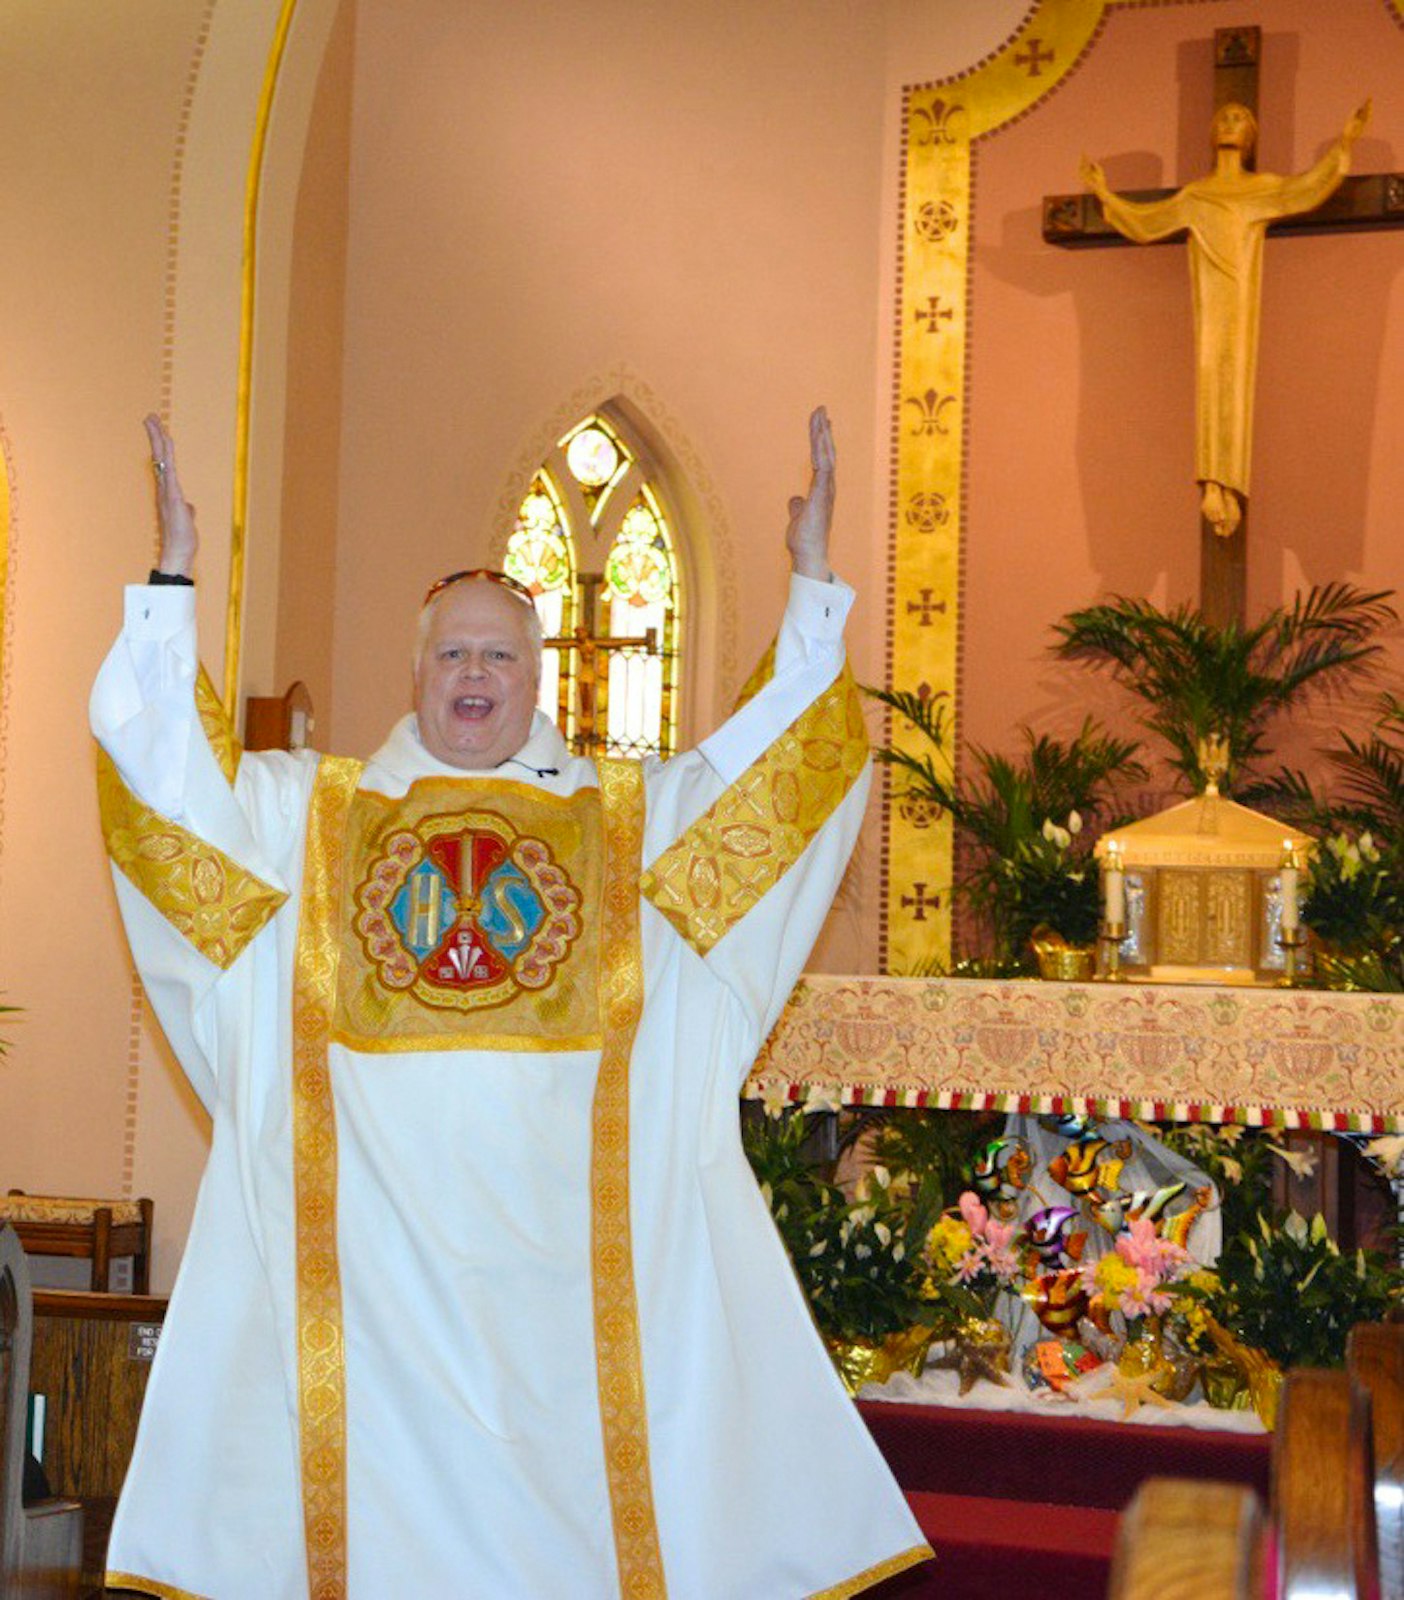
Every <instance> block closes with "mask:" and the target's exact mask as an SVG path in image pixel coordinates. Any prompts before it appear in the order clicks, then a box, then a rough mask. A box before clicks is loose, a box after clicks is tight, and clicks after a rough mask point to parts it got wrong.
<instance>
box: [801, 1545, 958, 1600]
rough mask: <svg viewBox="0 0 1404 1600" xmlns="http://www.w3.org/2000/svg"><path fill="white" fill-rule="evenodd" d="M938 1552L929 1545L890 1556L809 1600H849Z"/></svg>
mask: <svg viewBox="0 0 1404 1600" xmlns="http://www.w3.org/2000/svg"><path fill="white" fill-rule="evenodd" d="M935 1554H936V1552H935V1551H934V1550H933V1549H932V1548H931V1546H930V1545H929V1544H917V1545H913V1546H912V1548H911V1549H910V1550H904V1551H903V1552H902V1553H901V1555H899V1556H889V1557H888V1559H887V1560H886V1561H879V1562H878V1564H877V1565H876V1566H875V1567H868V1568H866V1569H865V1570H864V1571H862V1572H860V1573H858V1574H857V1575H856V1576H855V1577H852V1578H849V1579H848V1580H847V1581H846V1582H844V1583H839V1584H835V1585H834V1587H833V1588H832V1589H818V1590H816V1591H815V1592H814V1593H813V1594H812V1595H810V1596H809V1600H849V1597H850V1596H851V1595H855V1594H861V1593H862V1592H863V1590H864V1589H871V1588H872V1586H873V1585H874V1584H875V1583H881V1582H882V1581H883V1579H884V1578H892V1577H895V1576H896V1575H897V1573H899V1572H905V1571H906V1570H907V1568H908V1567H915V1566H916V1565H918V1563H920V1562H922V1561H930V1560H931V1559H932V1558H933V1557H934V1556H935Z"/></svg>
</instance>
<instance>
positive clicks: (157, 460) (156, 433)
mask: <svg viewBox="0 0 1404 1600" xmlns="http://www.w3.org/2000/svg"><path fill="white" fill-rule="evenodd" d="M143 426H144V427H145V429H146V438H147V442H148V443H149V444H150V446H151V467H152V470H153V471H154V472H155V474H156V510H157V513H158V515H159V516H160V519H161V553H160V556H159V557H158V559H157V562H156V570H157V572H158V573H160V574H161V576H162V577H167V578H191V579H193V578H194V576H195V556H196V552H197V551H198V550H199V548H200V536H199V534H198V533H197V532H196V531H195V507H194V506H192V505H191V504H190V502H189V501H188V500H187V499H186V498H185V495H184V494H183V493H182V492H181V487H180V478H179V475H178V474H177V472H176V459H175V440H174V439H172V438H171V436H170V434H169V433H168V432H167V431H166V429H165V427H164V425H163V424H162V422H161V419H160V418H159V417H158V416H157V415H156V414H155V412H152V413H151V414H150V415H149V416H148V417H147V418H146V419H145V421H144V423H143Z"/></svg>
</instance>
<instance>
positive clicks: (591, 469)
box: [503, 406, 682, 757]
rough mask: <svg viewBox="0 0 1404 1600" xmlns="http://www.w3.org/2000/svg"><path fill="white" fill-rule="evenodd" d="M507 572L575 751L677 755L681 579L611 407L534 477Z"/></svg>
mask: <svg viewBox="0 0 1404 1600" xmlns="http://www.w3.org/2000/svg"><path fill="white" fill-rule="evenodd" d="M503 564H504V567H505V570H506V571H507V572H508V573H510V574H511V576H512V577H514V578H516V579H517V580H518V581H519V582H521V583H524V584H526V586H527V587H528V588H529V589H530V590H531V591H532V594H533V595H534V596H535V598H536V607H537V611H538V612H539V613H540V616H541V621H542V626H543V628H544V630H545V633H546V637H547V641H548V642H547V646H546V649H545V651H544V652H543V657H542V672H541V695H540V700H539V704H540V706H541V709H542V710H543V711H545V712H546V713H547V715H548V716H552V717H554V718H555V719H556V722H557V724H558V725H559V727H560V729H561V731H562V733H563V734H564V735H565V737H566V739H567V740H568V741H569V742H570V744H571V747H572V749H574V750H576V751H577V752H579V753H583V754H590V753H596V752H598V753H600V754H604V755H612V756H633V757H643V756H645V755H650V754H654V755H660V756H669V755H671V754H672V753H673V751H674V750H675V749H676V748H677V740H678V705H679V694H678V691H679V670H680V666H681V659H680V657H681V649H680V646H681V643H682V581H681V570H680V569H681V562H680V560H679V549H678V533H677V522H676V518H675V517H674V516H673V515H672V514H671V511H670V505H669V496H668V494H667V489H666V485H665V483H664V481H663V475H662V473H661V471H660V470H659V468H658V467H657V464H656V462H655V461H654V459H653V457H652V455H651V454H650V452H649V451H648V449H647V447H646V446H645V444H644V442H643V441H642V440H641V439H640V437H639V436H638V433H637V431H636V430H635V429H633V428H632V427H630V425H629V424H628V422H627V421H626V420H625V419H624V418H623V417H621V416H620V415H618V414H617V413H616V412H615V411H614V410H613V409H612V408H610V407H608V406H602V407H600V408H599V409H597V410H595V411H592V412H590V413H589V414H588V415H587V416H585V417H582V418H581V419H580V420H579V421H578V422H576V423H575V424H574V425H573V426H572V427H571V428H569V429H568V430H567V431H566V432H565V433H564V434H563V435H562V436H561V438H560V439H559V440H558V441H557V443H556V445H555V447H554V449H552V450H551V451H550V452H549V454H548V455H547V456H546V459H545V460H544V461H542V463H541V464H540V466H539V467H538V468H537V470H536V472H535V474H534V475H533V477H532V481H531V484H530V486H529V487H528V489H527V492H526V494H525V495H524V496H523V497H522V501H521V504H520V506H519V507H518V509H517V515H516V520H515V524H514V526H513V529H512V533H511V535H510V537H509V538H508V541H507V550H506V555H505V558H504V563H503Z"/></svg>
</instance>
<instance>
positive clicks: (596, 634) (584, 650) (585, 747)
mask: <svg viewBox="0 0 1404 1600" xmlns="http://www.w3.org/2000/svg"><path fill="white" fill-rule="evenodd" d="M576 582H577V583H578V584H579V586H580V619H581V620H580V622H579V623H578V624H577V625H576V627H575V628H574V629H573V630H572V631H571V632H570V633H568V634H564V635H562V636H560V637H559V638H555V639H546V640H544V641H543V643H544V645H545V647H546V649H548V650H574V651H577V652H578V654H579V659H578V661H577V663H576V669H575V705H574V708H573V709H574V712H575V734H574V737H573V738H572V740H571V749H572V750H573V752H574V753H575V754H576V755H590V754H592V753H593V752H594V751H596V750H599V749H602V748H603V747H604V746H605V744H606V743H607V741H608V738H609V670H608V666H607V665H606V666H605V670H604V671H601V670H600V668H601V664H602V663H601V657H603V658H604V662H605V663H607V662H608V659H609V652H610V651H612V650H642V651H643V652H644V653H645V654H646V655H651V656H655V655H657V654H658V630H657V629H656V628H649V629H647V630H646V631H645V632H644V633H641V634H632V635H623V634H620V635H610V634H603V633H601V632H600V628H599V617H598V612H599V600H600V587H601V585H602V584H603V583H604V574H603V573H602V572H581V573H577V575H576ZM570 702H571V684H570V674H569V673H567V672H562V673H561V675H560V697H559V701H558V709H557V721H558V723H559V725H560V729H561V732H562V733H565V731H566V729H567V727H568V726H569V721H570V713H571V710H572V707H571V703H570Z"/></svg>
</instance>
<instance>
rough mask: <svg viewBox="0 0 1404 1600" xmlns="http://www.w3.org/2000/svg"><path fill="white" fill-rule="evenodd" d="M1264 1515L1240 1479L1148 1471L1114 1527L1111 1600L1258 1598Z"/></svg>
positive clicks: (1255, 1496) (1109, 1597)
mask: <svg viewBox="0 0 1404 1600" xmlns="http://www.w3.org/2000/svg"><path fill="white" fill-rule="evenodd" d="M1262 1566H1263V1515H1262V1509H1261V1507H1260V1506H1259V1503H1258V1497H1257V1495H1256V1494H1255V1493H1254V1492H1253V1490H1252V1489H1250V1488H1248V1487H1247V1486H1246V1485H1243V1484H1231V1483H1206V1482H1203V1481H1199V1480H1195V1479H1191V1478H1148V1479H1147V1480H1146V1482H1145V1483H1143V1484H1142V1485H1141V1487H1140V1488H1139V1489H1138V1490H1137V1491H1136V1494H1135V1497H1134V1498H1133V1499H1132V1501H1131V1504H1130V1505H1129V1506H1128V1507H1127V1508H1126V1510H1125V1511H1124V1512H1123V1513H1122V1516H1121V1520H1120V1522H1119V1524H1118V1526H1117V1532H1116V1549H1115V1551H1114V1553H1113V1555H1112V1569H1111V1582H1110V1584H1109V1586H1108V1589H1107V1597H1108V1600H1259V1596H1261V1594H1262V1593H1263V1575H1262Z"/></svg>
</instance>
